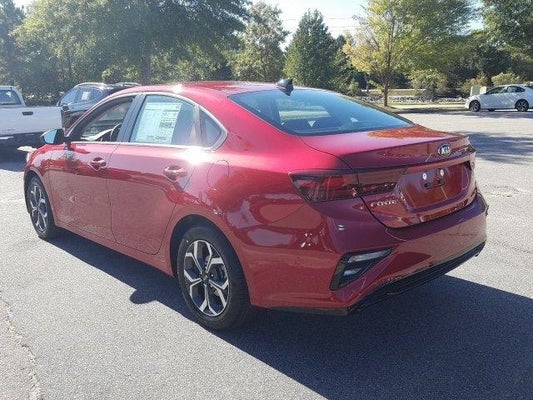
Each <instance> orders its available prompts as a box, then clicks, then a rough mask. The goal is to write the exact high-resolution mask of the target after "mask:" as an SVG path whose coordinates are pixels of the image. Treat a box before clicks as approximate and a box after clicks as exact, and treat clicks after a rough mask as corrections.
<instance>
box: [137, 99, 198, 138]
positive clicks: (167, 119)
mask: <svg viewBox="0 0 533 400" xmlns="http://www.w3.org/2000/svg"><path fill="white" fill-rule="evenodd" d="M193 128H194V106H193V105H191V104H190V103H187V102H186V101H183V100H181V99H177V98H174V97H168V96H160V95H152V96H147V98H146V100H145V101H144V104H143V106H142V108H141V111H140V112H139V115H138V116H137V120H136V121H135V126H134V128H133V133H132V136H131V139H130V141H131V142H134V143H147V144H168V145H182V146H184V145H188V144H190V143H191V137H192V132H193Z"/></svg>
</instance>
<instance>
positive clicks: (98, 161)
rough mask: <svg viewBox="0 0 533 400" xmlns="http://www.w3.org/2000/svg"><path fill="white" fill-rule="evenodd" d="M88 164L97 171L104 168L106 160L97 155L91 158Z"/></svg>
mask: <svg viewBox="0 0 533 400" xmlns="http://www.w3.org/2000/svg"><path fill="white" fill-rule="evenodd" d="M89 164H90V165H91V167H93V169H94V170H96V171H98V170H99V169H102V168H105V167H106V165H107V163H106V161H105V160H104V159H103V158H102V157H97V158H95V159H94V160H91V162H89Z"/></svg>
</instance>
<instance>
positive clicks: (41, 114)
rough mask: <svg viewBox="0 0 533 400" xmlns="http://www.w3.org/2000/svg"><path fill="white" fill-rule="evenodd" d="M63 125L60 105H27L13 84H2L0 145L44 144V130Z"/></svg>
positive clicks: (0, 89)
mask: <svg viewBox="0 0 533 400" xmlns="http://www.w3.org/2000/svg"><path fill="white" fill-rule="evenodd" d="M60 126H61V110H60V108H59V107H27V106H26V103H25V102H24V99H23V98H22V95H21V94H20V92H19V91H18V90H17V88H15V87H13V86H0V147H19V146H32V145H42V142H41V141H40V139H39V137H40V136H41V134H42V133H43V132H44V131H47V130H49V129H52V128H57V127H60Z"/></svg>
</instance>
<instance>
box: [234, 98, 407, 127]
mask: <svg viewBox="0 0 533 400" xmlns="http://www.w3.org/2000/svg"><path fill="white" fill-rule="evenodd" d="M230 98H231V99H232V100H233V101H235V102H236V103H237V104H239V105H240V106H242V107H244V108H246V109H247V110H249V111H251V112H252V113H254V114H255V115H256V116H258V117H259V118H261V119H263V120H265V121H266V122H269V123H270V124H272V125H274V126H276V127H277V128H279V129H281V130H283V131H285V132H287V133H290V134H294V135H299V136H319V135H330V134H338V133H349V132H361V131H366V130H377V129H392V128H400V127H407V126H411V125H412V123H411V122H410V121H408V120H406V119H404V118H401V117H398V116H396V115H393V114H389V113H387V112H384V111H381V110H378V109H377V108H375V107H373V106H371V105H369V104H364V103H361V102H358V101H357V100H355V99H352V98H350V97H347V96H343V95H340V94H338V93H334V92H328V91H323V90H313V89H295V90H294V91H292V92H291V93H290V94H289V95H287V94H285V93H284V92H282V91H280V90H266V91H259V92H249V93H239V94H236V95H233V96H230Z"/></svg>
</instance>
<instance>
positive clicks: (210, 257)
mask: <svg viewBox="0 0 533 400" xmlns="http://www.w3.org/2000/svg"><path fill="white" fill-rule="evenodd" d="M177 266H178V270H177V273H178V280H179V284H180V287H181V292H182V295H183V298H184V300H185V303H186V304H187V306H188V307H189V309H190V310H191V312H192V313H193V315H194V317H195V318H196V320H197V321H198V322H199V323H200V324H201V325H204V326H205V327H207V328H209V329H228V328H236V327H238V326H240V325H242V324H243V323H244V322H245V321H246V320H248V318H249V317H250V316H251V314H252V307H251V305H250V300H249V296H248V287H247V285H246V279H245V277H244V273H243V271H242V268H241V265H240V263H239V260H238V259H237V256H236V254H235V251H234V250H233V248H232V247H231V245H230V244H229V242H228V241H227V239H226V238H225V237H224V236H223V235H222V234H220V233H219V232H218V231H217V230H215V229H213V228H210V227H208V226H203V225H202V226H195V227H193V228H191V229H190V230H189V231H187V233H186V234H185V235H184V237H183V239H182V241H181V243H180V246H179V250H178V260H177Z"/></svg>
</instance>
